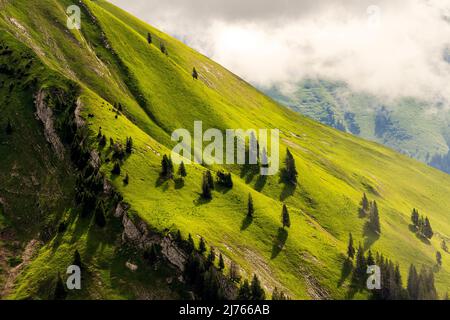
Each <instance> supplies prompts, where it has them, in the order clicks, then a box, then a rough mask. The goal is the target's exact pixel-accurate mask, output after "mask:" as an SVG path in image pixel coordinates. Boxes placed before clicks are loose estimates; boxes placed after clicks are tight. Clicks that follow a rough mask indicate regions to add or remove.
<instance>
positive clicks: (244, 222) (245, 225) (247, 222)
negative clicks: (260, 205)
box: [241, 215, 253, 231]
mask: <svg viewBox="0 0 450 320" xmlns="http://www.w3.org/2000/svg"><path fill="white" fill-rule="evenodd" d="M252 222H253V217H249V216H248V215H246V216H245V218H244V220H242V224H241V231H244V230H245V229H247V228H248V227H249V226H250V225H251V224H252Z"/></svg>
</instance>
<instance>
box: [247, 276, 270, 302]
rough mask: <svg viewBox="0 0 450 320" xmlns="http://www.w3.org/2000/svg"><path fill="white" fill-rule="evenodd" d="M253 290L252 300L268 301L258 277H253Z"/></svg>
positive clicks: (251, 286) (251, 287)
mask: <svg viewBox="0 0 450 320" xmlns="http://www.w3.org/2000/svg"><path fill="white" fill-rule="evenodd" d="M250 289H251V296H252V300H258V301H259V300H265V299H266V293H265V292H264V289H263V288H262V287H261V282H260V281H259V279H258V277H257V276H256V274H255V275H253V279H252V283H251V285H250Z"/></svg>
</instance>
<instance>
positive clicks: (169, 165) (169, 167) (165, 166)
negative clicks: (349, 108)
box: [161, 155, 173, 179]
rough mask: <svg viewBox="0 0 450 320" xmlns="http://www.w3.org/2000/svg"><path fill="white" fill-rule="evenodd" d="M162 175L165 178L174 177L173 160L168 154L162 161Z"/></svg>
mask: <svg viewBox="0 0 450 320" xmlns="http://www.w3.org/2000/svg"><path fill="white" fill-rule="evenodd" d="M161 177H162V178H165V179H172V178H173V162H172V159H170V158H169V157H168V156H167V155H164V156H163V158H162V161H161Z"/></svg>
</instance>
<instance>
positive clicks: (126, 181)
mask: <svg viewBox="0 0 450 320" xmlns="http://www.w3.org/2000/svg"><path fill="white" fill-rule="evenodd" d="M129 182H130V177H129V176H128V173H127V174H126V175H125V178H123V184H124V185H128V183H129Z"/></svg>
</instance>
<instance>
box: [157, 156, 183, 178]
mask: <svg viewBox="0 0 450 320" xmlns="http://www.w3.org/2000/svg"><path fill="white" fill-rule="evenodd" d="M174 174H175V166H174V164H173V161H172V158H170V157H168V156H167V155H163V158H162V160H161V172H160V174H159V175H160V177H161V179H164V180H169V179H174ZM177 175H178V177H179V179H181V180H183V179H184V178H185V177H186V176H187V171H186V166H185V165H184V162H181V163H180V165H179V166H178V171H177Z"/></svg>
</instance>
